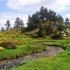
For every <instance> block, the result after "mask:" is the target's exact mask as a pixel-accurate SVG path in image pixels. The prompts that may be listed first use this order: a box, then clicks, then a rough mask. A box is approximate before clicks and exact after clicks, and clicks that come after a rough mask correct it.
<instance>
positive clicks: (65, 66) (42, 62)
mask: <svg viewBox="0 0 70 70" xmlns="http://www.w3.org/2000/svg"><path fill="white" fill-rule="evenodd" d="M43 44H46V45H53V46H59V47H62V48H64V49H65V51H64V52H62V53H60V54H58V55H57V56H55V57H50V58H41V59H37V60H34V61H31V62H28V63H26V64H21V65H20V66H19V67H17V68H15V69H14V70H70V40H53V41H52V40H45V41H44V40H43Z"/></svg>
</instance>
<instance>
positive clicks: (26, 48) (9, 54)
mask: <svg viewBox="0 0 70 70" xmlns="http://www.w3.org/2000/svg"><path fill="white" fill-rule="evenodd" d="M43 49H45V47H41V46H34V45H29V44H28V45H18V46H17V49H6V50H4V51H1V52H0V59H10V58H16V57H20V56H24V55H25V54H30V53H35V52H37V51H42V50H43Z"/></svg>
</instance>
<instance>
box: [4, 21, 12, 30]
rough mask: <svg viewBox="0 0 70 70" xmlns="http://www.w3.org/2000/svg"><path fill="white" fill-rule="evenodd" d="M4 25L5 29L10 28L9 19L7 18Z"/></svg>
mask: <svg viewBox="0 0 70 70" xmlns="http://www.w3.org/2000/svg"><path fill="white" fill-rule="evenodd" d="M5 26H6V30H8V29H9V28H10V26H11V25H10V21H9V20H7V22H6V24H5Z"/></svg>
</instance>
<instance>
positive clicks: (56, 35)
mask: <svg viewBox="0 0 70 70" xmlns="http://www.w3.org/2000/svg"><path fill="white" fill-rule="evenodd" d="M52 38H53V39H62V38H63V37H62V35H61V34H53V35H52Z"/></svg>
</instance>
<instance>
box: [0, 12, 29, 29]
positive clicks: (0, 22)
mask: <svg viewBox="0 0 70 70" xmlns="http://www.w3.org/2000/svg"><path fill="white" fill-rule="evenodd" d="M16 17H19V18H20V19H22V20H23V21H24V24H25V26H26V22H27V17H28V14H15V13H11V12H4V13H1V14H0V28H1V27H5V23H6V21H7V20H8V19H9V20H10V22H11V26H12V27H13V25H14V22H15V19H16Z"/></svg>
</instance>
